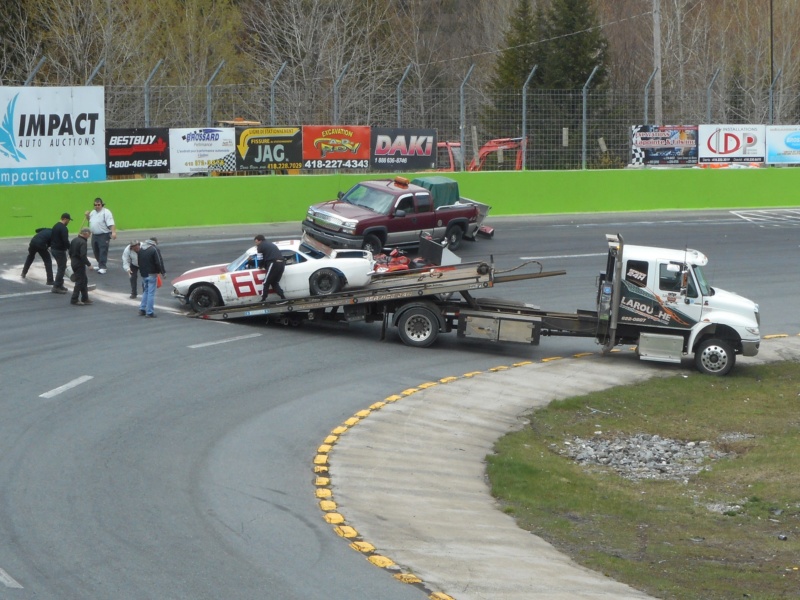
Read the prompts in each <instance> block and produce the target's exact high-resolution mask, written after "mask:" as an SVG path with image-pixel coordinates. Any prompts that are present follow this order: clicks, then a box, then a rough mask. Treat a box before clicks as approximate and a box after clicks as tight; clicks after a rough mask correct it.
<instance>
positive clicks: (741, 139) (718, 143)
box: [697, 125, 767, 164]
mask: <svg viewBox="0 0 800 600" xmlns="http://www.w3.org/2000/svg"><path fill="white" fill-rule="evenodd" d="M697 144H698V148H699V155H698V162H699V163H700V164H714V163H763V162H764V161H765V159H766V153H767V146H766V127H765V126H764V125H700V126H699V128H698V138H697Z"/></svg>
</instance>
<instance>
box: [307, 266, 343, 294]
mask: <svg viewBox="0 0 800 600" xmlns="http://www.w3.org/2000/svg"><path fill="white" fill-rule="evenodd" d="M308 289H309V290H310V291H311V295H312V296H327V295H329V294H335V293H336V292H338V291H340V290H341V289H342V277H341V275H339V273H337V272H336V271H334V270H333V269H320V270H319V271H315V272H314V273H312V274H311V277H309V279H308Z"/></svg>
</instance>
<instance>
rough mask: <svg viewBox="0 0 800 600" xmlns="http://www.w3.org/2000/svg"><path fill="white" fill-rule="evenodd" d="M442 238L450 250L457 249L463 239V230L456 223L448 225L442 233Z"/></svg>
mask: <svg viewBox="0 0 800 600" xmlns="http://www.w3.org/2000/svg"><path fill="white" fill-rule="evenodd" d="M444 239H445V241H446V242H447V247H448V248H450V250H458V247H459V246H460V245H461V240H463V239H464V230H463V229H461V227H459V226H458V225H450V227H448V228H447V233H445V234H444Z"/></svg>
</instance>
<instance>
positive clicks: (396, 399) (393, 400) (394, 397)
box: [386, 394, 402, 402]
mask: <svg viewBox="0 0 800 600" xmlns="http://www.w3.org/2000/svg"><path fill="white" fill-rule="evenodd" d="M401 398H402V396H398V395H397V394H395V395H394V396H389V397H388V398H386V402H397V401H398V400H400V399H401Z"/></svg>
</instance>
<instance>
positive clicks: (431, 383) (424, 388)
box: [417, 381, 439, 390]
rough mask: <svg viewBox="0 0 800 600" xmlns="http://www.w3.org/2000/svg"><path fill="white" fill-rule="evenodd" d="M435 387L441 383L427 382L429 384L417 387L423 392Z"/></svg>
mask: <svg viewBox="0 0 800 600" xmlns="http://www.w3.org/2000/svg"><path fill="white" fill-rule="evenodd" d="M435 385H439V383H438V382H436V381H429V382H427V383H423V384H420V385H418V386H417V387H418V388H419V389H421V390H427V389H428V388H432V387H433V386H435Z"/></svg>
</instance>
